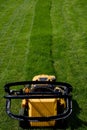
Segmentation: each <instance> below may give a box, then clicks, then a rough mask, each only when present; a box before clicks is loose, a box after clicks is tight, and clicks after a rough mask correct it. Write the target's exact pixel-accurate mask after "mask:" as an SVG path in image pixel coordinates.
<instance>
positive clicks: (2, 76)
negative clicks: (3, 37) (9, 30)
mask: <svg viewBox="0 0 87 130" xmlns="http://www.w3.org/2000/svg"><path fill="white" fill-rule="evenodd" d="M25 1H26V0H25ZM25 1H24V2H25ZM23 6H24V4H23V5H22V6H21V8H22V7H23ZM19 13H20V10H19ZM20 14H21V13H20ZM18 17H19V16H18ZM24 18H25V16H24ZM24 18H23V20H22V23H21V26H19V27H20V28H16V29H15V31H16V32H17V33H16V35H15V40H14V42H13V45H12V46H11V52H10V58H9V59H8V63H7V66H6V68H5V69H4V71H3V72H2V73H0V76H1V80H3V78H4V77H5V75H6V74H7V72H8V68H9V65H10V64H11V60H12V58H13V53H14V47H15V43H16V39H17V37H18V35H19V33H20V31H21V28H22V26H23V24H24ZM17 24H18V25H19V24H20V23H17ZM18 25H17V26H18ZM17 30H18V31H17ZM15 31H14V32H13V35H14V33H15ZM10 44H11V41H10V42H9V44H8V46H7V48H6V49H9V45H10Z"/></svg>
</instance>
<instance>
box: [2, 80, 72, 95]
mask: <svg viewBox="0 0 87 130" xmlns="http://www.w3.org/2000/svg"><path fill="white" fill-rule="evenodd" d="M27 84H28V85H31V84H49V85H50V84H51V85H60V86H66V88H67V89H68V93H69V92H71V91H72V86H71V85H70V84H69V83H65V82H54V81H21V82H13V83H8V84H6V85H5V86H4V89H5V92H7V93H9V94H10V92H11V91H10V88H11V87H13V86H17V85H27Z"/></svg>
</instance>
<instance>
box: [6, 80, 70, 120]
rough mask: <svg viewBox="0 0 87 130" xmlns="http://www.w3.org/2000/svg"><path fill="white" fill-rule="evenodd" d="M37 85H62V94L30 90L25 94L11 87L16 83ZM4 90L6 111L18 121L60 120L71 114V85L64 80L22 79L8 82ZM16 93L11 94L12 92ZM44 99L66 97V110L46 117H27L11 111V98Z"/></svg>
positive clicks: (16, 84)
mask: <svg viewBox="0 0 87 130" xmlns="http://www.w3.org/2000/svg"><path fill="white" fill-rule="evenodd" d="M32 84H33V85H36V84H37V85H38V84H45V85H46V84H47V85H53V86H58V87H60V88H61V87H64V88H65V90H64V94H59V93H58V92H40V93H39V92H30V93H29V94H27V95H26V94H25V93H23V92H22V91H21V89H20V90H19V91H14V90H12V89H11V88H12V87H13V86H18V85H32ZM4 89H5V92H6V93H7V94H6V95H5V96H4V98H5V99H6V113H7V114H8V115H9V116H10V117H11V118H14V119H17V120H20V121H25V120H26V121H33V122H38V121H52V120H61V119H66V118H67V117H69V115H71V113H72V95H71V93H70V92H72V86H71V85H70V84H68V83H64V82H53V81H22V82H13V83H8V84H6V85H5V86H4ZM14 92H15V93H16V95H15V94H13V93H14ZM40 98H41V99H42V98H43V99H45V98H49V99H50V98H64V99H66V110H65V111H64V113H62V114H58V115H56V116H48V117H28V116H22V115H16V114H13V113H12V112H11V101H12V99H40Z"/></svg>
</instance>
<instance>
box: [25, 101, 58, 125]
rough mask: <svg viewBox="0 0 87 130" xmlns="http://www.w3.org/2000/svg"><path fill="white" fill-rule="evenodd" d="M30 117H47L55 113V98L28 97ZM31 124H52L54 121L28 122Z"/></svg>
mask: <svg viewBox="0 0 87 130" xmlns="http://www.w3.org/2000/svg"><path fill="white" fill-rule="evenodd" d="M28 104H29V116H30V117H47V116H56V115H57V99H29V103H28ZM30 124H31V126H54V125H55V121H47V122H30Z"/></svg>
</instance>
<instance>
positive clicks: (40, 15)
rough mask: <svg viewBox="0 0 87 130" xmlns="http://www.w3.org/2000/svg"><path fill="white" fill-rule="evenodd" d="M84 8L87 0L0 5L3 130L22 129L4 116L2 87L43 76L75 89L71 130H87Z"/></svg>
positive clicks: (21, 1) (86, 18) (10, 1)
mask: <svg viewBox="0 0 87 130" xmlns="http://www.w3.org/2000/svg"><path fill="white" fill-rule="evenodd" d="M86 9H87V1H86V0H83V1H80V0H73V1H70V0H17V1H16V0H8V1H5V0H0V86H1V87H0V130H6V129H7V130H13V128H14V130H19V129H20V128H19V127H18V121H16V120H13V119H11V118H9V117H8V116H7V115H6V113H5V99H3V96H4V89H3V86H4V85H5V84H6V83H8V82H14V81H22V80H31V79H32V77H33V76H34V75H37V74H41V73H46V74H53V75H56V77H57V80H58V81H63V82H68V83H70V84H71V85H72V86H73V114H72V117H71V118H70V119H69V126H68V127H67V130H87V103H86V102H87V74H86V72H87V10H86ZM16 109H17V107H16V105H14V111H16Z"/></svg>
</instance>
